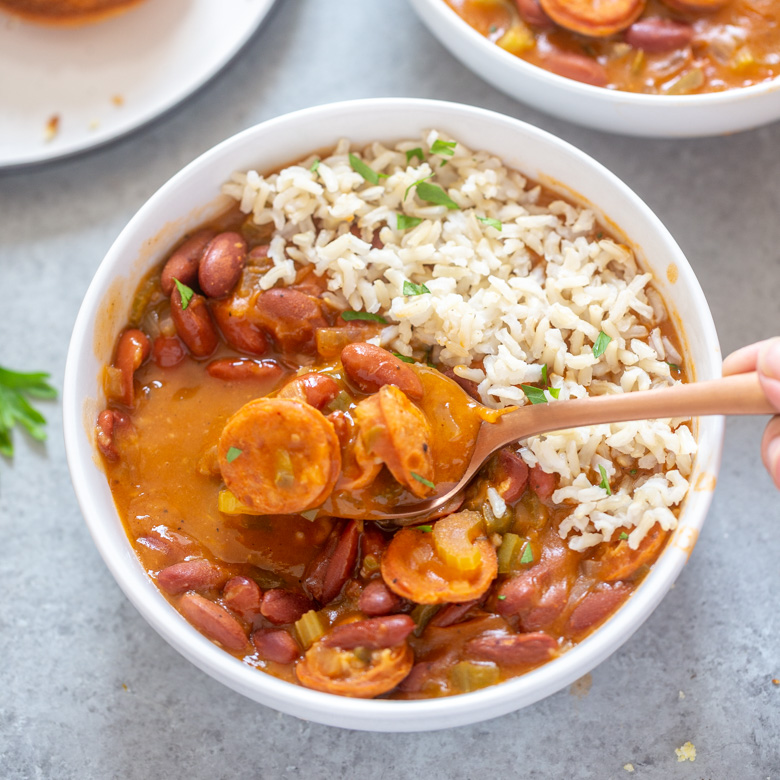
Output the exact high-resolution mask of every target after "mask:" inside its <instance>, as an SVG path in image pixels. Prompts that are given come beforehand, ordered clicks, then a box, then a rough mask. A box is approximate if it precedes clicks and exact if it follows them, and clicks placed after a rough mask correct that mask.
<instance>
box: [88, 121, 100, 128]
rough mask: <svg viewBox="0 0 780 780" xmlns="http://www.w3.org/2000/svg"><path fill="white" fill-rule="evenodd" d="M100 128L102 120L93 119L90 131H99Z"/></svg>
mask: <svg viewBox="0 0 780 780" xmlns="http://www.w3.org/2000/svg"><path fill="white" fill-rule="evenodd" d="M98 127H100V120H98V119H93V120H92V121H91V122H90V123H89V129H90V130H97V129H98Z"/></svg>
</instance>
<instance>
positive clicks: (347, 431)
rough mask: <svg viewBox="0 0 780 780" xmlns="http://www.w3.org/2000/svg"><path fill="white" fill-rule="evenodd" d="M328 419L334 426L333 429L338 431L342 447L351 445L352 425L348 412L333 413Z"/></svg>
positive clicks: (337, 434) (338, 411)
mask: <svg viewBox="0 0 780 780" xmlns="http://www.w3.org/2000/svg"><path fill="white" fill-rule="evenodd" d="M328 419H329V420H330V422H331V424H332V425H333V429H334V430H335V431H336V436H337V437H338V440H339V444H340V445H341V446H342V447H346V446H347V444H349V440H350V439H351V438H352V425H351V423H350V418H349V415H348V414H347V413H346V412H342V411H341V410H337V411H335V412H331V413H330V414H329V415H328Z"/></svg>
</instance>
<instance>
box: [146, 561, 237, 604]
mask: <svg viewBox="0 0 780 780" xmlns="http://www.w3.org/2000/svg"><path fill="white" fill-rule="evenodd" d="M225 579H226V575H225V573H224V572H223V570H222V569H220V568H219V567H217V566H214V564H212V563H210V562H209V561H207V560H206V559H205V558H198V559H196V560H194V561H182V562H181V563H174V564H173V566H168V567H167V568H165V569H161V570H160V571H159V572H158V573H157V584H158V585H159V586H160V587H161V588H162V589H163V590H164V591H165V592H166V593H170V594H171V595H174V594H176V593H184V591H185V590H208V589H209V588H214V587H216V586H217V585H221V584H222V583H223V582H224V581H225Z"/></svg>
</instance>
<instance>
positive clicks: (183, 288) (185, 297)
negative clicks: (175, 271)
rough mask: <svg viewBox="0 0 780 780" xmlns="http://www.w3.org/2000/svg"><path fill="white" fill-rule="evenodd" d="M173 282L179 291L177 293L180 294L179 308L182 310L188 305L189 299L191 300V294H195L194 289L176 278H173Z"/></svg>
mask: <svg viewBox="0 0 780 780" xmlns="http://www.w3.org/2000/svg"><path fill="white" fill-rule="evenodd" d="M173 282H174V284H175V285H176V289H177V290H178V291H179V295H181V310H182V311H184V310H185V309H186V308H187V307H188V306H189V305H190V301H191V300H192V296H193V295H195V291H194V290H193V289H192V288H190V287H187V285H186V284H182V283H181V282H180V281H179V280H178V279H174V280H173Z"/></svg>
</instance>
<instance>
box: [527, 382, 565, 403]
mask: <svg viewBox="0 0 780 780" xmlns="http://www.w3.org/2000/svg"><path fill="white" fill-rule="evenodd" d="M520 389H521V390H522V391H523V392H524V393H525V397H526V398H527V399H528V400H529V401H530V402H531V403H532V404H546V403H547V396H546V395H545V394H544V390H542V389H541V388H540V387H534V386H533V385H520ZM550 394H551V395H552V390H550ZM557 397H558V396H557V395H554V396H553V398H557Z"/></svg>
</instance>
